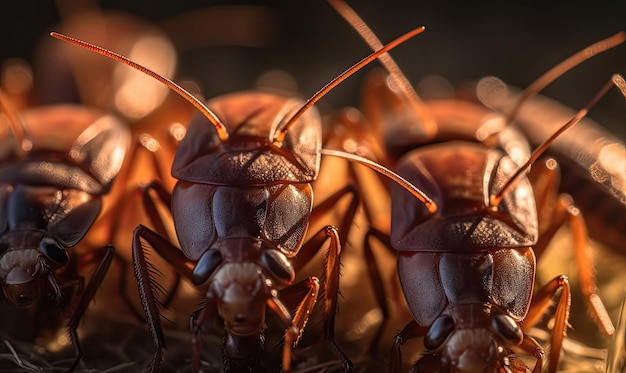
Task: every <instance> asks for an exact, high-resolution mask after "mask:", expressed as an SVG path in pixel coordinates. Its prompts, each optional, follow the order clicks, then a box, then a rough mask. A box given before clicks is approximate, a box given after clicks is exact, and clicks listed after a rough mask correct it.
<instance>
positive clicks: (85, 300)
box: [68, 245, 114, 372]
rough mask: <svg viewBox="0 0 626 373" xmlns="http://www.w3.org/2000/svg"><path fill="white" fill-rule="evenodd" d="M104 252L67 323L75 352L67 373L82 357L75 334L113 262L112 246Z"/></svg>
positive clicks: (76, 334)
mask: <svg viewBox="0 0 626 373" xmlns="http://www.w3.org/2000/svg"><path fill="white" fill-rule="evenodd" d="M104 250H105V253H104V257H103V258H102V260H101V261H100V264H99V265H98V267H97V268H96V270H95V271H94V273H93V275H92V276H91V279H90V280H89V283H88V284H87V287H86V288H85V291H84V292H83V293H82V295H81V297H80V300H79V301H78V304H77V305H76V307H75V308H74V312H73V313H72V317H71V319H70V321H69V323H68V328H69V332H70V338H71V339H72V345H73V346H74V351H75V352H76V359H75V360H74V363H73V364H72V366H71V368H70V369H69V371H68V372H73V371H74V369H76V367H77V365H78V363H79V361H80V359H81V358H82V356H83V351H82V349H81V347H80V342H79V340H78V333H77V329H78V325H79V323H80V320H82V318H83V316H84V315H85V312H86V311H87V307H89V303H91V301H92V300H93V297H94V296H95V294H96V291H98V288H99V287H100V284H102V280H103V279H104V276H105V275H106V273H107V271H108V270H109V267H110V266H111V261H112V260H113V251H114V250H113V246H111V245H109V246H107V247H106V248H104Z"/></svg>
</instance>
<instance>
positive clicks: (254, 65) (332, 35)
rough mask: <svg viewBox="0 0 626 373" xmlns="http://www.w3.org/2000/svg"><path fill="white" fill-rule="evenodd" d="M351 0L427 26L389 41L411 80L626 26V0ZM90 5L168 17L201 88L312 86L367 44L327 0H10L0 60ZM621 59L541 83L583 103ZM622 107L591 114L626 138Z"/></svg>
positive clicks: (188, 73)
mask: <svg viewBox="0 0 626 373" xmlns="http://www.w3.org/2000/svg"><path fill="white" fill-rule="evenodd" d="M235 4H241V5H254V6H260V7H262V10H261V11H259V12H257V15H256V16H255V17H253V18H255V21H252V20H251V18H250V17H249V16H248V15H246V16H237V15H233V16H232V17H233V18H232V19H228V18H227V17H226V16H225V13H220V12H219V11H216V8H214V7H215V6H222V5H228V6H232V5H235ZM351 5H352V6H353V7H354V8H355V10H356V11H357V12H358V13H359V14H360V15H361V16H362V17H363V18H364V19H365V21H366V22H367V23H368V24H369V25H370V26H371V28H372V29H373V30H374V31H375V32H376V33H377V34H378V36H379V37H380V38H381V40H382V41H383V42H385V41H390V40H392V39H393V38H395V37H397V36H398V35H400V34H402V33H404V32H406V31H408V30H409V29H411V28H414V27H416V26H419V25H425V26H426V27H427V31H426V32H425V33H423V34H422V35H420V36H418V37H416V38H414V39H413V40H411V41H409V42H408V43H406V45H403V46H401V47H399V48H397V49H396V50H395V51H393V56H394V57H395V58H396V60H397V62H398V63H399V64H400V66H401V67H402V68H403V69H404V72H405V73H406V74H407V75H408V76H409V78H410V79H411V81H412V82H417V81H418V80H419V79H420V78H422V77H424V76H427V75H432V74H435V75H440V76H442V77H445V78H447V79H449V80H450V81H451V82H452V83H454V84H460V83H462V82H464V81H474V80H476V79H478V78H480V77H483V76H485V75H495V76H497V77H499V78H501V79H503V80H504V81H505V82H507V83H509V84H513V85H516V86H519V87H525V86H526V85H527V84H529V83H530V82H531V81H532V80H533V79H535V78H536V77H538V76H539V75H540V74H541V73H543V72H544V71H546V70H547V69H548V68H550V67H552V66H554V65H555V64H556V63H558V62H560V61H561V60H563V59H564V58H565V57H567V56H569V55H570V54H572V53H574V52H575V51H578V50H579V49H581V48H582V47H583V46H586V45H588V44H590V43H592V42H595V41H597V40H600V39H602V38H604V37H607V36H609V35H612V34H614V33H616V32H618V31H620V30H623V29H624V28H626V21H625V19H626V3H624V2H610V1H599V2H588V1H574V2H568V3H563V2H549V3H546V2H538V1H537V2H523V3H506V4H505V3H501V2H496V1H487V2H480V4H471V5H470V4H466V5H459V4H458V3H456V2H451V1H441V2H403V1H385V2H382V1H374V0H361V1H353V2H352V4H351ZM90 7H91V8H97V9H102V10H119V11H123V12H128V13H130V14H133V15H136V16H138V17H140V18H142V19H144V20H146V21H147V22H149V23H150V24H153V25H155V26H157V27H159V28H161V29H162V30H163V31H164V32H165V34H166V35H168V36H169V37H170V38H171V39H172V41H173V43H174V47H175V48H176V50H177V52H178V55H179V61H180V62H179V65H178V68H177V70H176V75H175V76H176V78H177V79H179V80H180V79H193V80H194V81H196V82H197V83H198V84H199V85H200V88H201V92H202V94H203V95H204V96H205V97H213V96H215V95H218V94H221V93H226V92H232V91H237V90H243V89H249V88H250V87H252V86H253V85H254V84H255V81H256V79H257V78H258V77H259V76H260V75H261V74H262V73H264V72H266V71H268V70H271V69H281V70H284V71H286V72H288V73H289V74H291V75H292V76H293V77H294V78H295V80H296V83H297V84H298V87H299V88H300V92H301V93H302V95H303V96H310V95H312V94H313V93H314V92H315V91H316V90H317V89H319V88H320V87H321V86H322V85H323V84H325V83H326V82H328V81H329V80H330V79H331V78H332V77H334V76H335V75H337V74H338V73H339V72H340V71H342V70H343V69H345V68H346V67H348V66H350V65H351V64H352V63H354V62H355V61H357V60H359V59H360V58H361V57H363V56H364V55H366V54H367V53H369V49H368V48H367V46H365V45H364V43H363V42H362V41H361V39H360V38H359V37H358V35H357V34H356V33H355V32H354V31H353V30H352V29H351V28H350V26H348V25H347V24H346V23H345V22H344V21H343V19H341V17H339V16H338V15H337V14H336V13H335V11H334V10H333V9H332V8H331V7H330V6H329V5H328V4H327V3H326V2H324V1H321V0H307V1H265V2H262V1H253V2H245V1H200V0H195V1H192V0H182V1H170V2H164V1H156V2H155V1H144V0H139V1H121V0H118V1H114V0H103V1H87V2H83V1H76V0H74V1H71V0H70V1H68V0H59V1H56V2H55V1H35V0H24V1H11V2H8V3H7V4H5V5H4V6H3V9H2V14H3V17H2V22H0V31H1V32H2V35H4V37H3V40H2V44H1V45H2V48H0V60H5V59H6V58H8V57H18V58H22V59H25V60H27V61H32V60H33V59H34V58H35V48H36V47H37V45H38V44H39V43H41V42H42V39H44V40H45V39H46V38H49V37H48V36H47V33H48V32H49V31H51V30H53V29H55V26H56V25H57V24H58V23H59V22H60V21H62V19H63V18H64V17H66V18H67V17H68V15H69V14H71V13H72V12H76V11H79V10H80V9H86V8H90ZM211 9H213V11H211ZM256 9H260V8H256ZM237 13H238V12H236V11H235V12H234V13H229V14H231V15H232V14H237ZM239 13H240V12H239ZM375 64H376V63H375ZM364 70H367V69H364ZM625 71H626V48H624V47H621V48H616V49H615V50H613V51H610V52H608V53H607V54H605V55H603V56H601V57H598V58H595V59H592V60H591V61H588V62H586V63H585V64H584V65H582V66H580V67H577V68H576V69H575V70H574V71H572V72H570V73H568V75H567V76H565V77H563V78H562V79H560V80H559V81H557V82H555V83H554V84H553V85H551V86H550V87H548V88H547V89H546V91H545V94H546V95H547V96H549V97H552V98H555V99H557V100H558V101H560V102H563V103H564V104H566V105H568V106H573V107H579V106H580V105H582V104H583V103H584V102H586V100H587V99H588V97H590V95H591V94H593V93H594V92H595V91H596V90H597V89H598V88H599V87H600V86H601V85H602V84H603V83H604V82H605V81H606V80H607V79H608V77H609V75H610V74H611V73H614V72H621V73H624V72H625ZM361 76H362V75H361ZM359 80H360V79H359V77H355V78H352V79H350V80H349V81H347V82H345V83H344V84H342V85H341V86H339V87H338V88H337V89H335V91H334V92H332V93H331V94H329V95H328V97H327V98H326V99H324V101H323V104H322V105H324V104H328V105H329V106H330V107H340V106H344V105H357V104H358V97H359V94H358V92H359V89H360V82H359ZM35 81H37V77H35ZM625 114H626V105H624V104H623V99H620V97H619V96H617V95H609V96H608V97H607V98H605V99H603V100H602V101H601V102H600V103H599V104H598V105H597V107H596V108H595V109H594V110H593V112H592V113H591V117H592V118H594V119H596V120H597V121H599V122H600V123H602V124H603V125H606V126H607V127H609V128H612V129H613V130H614V131H616V132H617V133H618V134H619V135H620V136H621V137H622V138H623V137H624V134H625V129H624V128H625V127H626V126H624V118H625Z"/></svg>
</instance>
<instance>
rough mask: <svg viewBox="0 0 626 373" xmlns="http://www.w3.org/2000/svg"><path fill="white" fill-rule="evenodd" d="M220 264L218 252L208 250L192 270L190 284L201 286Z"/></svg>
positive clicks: (220, 257)
mask: <svg viewBox="0 0 626 373" xmlns="http://www.w3.org/2000/svg"><path fill="white" fill-rule="evenodd" d="M220 263H222V254H221V253H220V252H219V251H218V250H209V251H207V252H205V253H204V254H202V256H201V257H200V259H199V260H198V263H196V266H195V267H194V268H193V273H192V282H193V283H194V285H201V284H203V283H204V282H205V281H206V280H208V279H209V277H211V275H212V274H213V271H215V268H217V266H219V265H220Z"/></svg>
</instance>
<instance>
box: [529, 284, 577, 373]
mask: <svg viewBox="0 0 626 373" xmlns="http://www.w3.org/2000/svg"><path fill="white" fill-rule="evenodd" d="M559 291H560V293H561V294H560V296H559V300H558V303H557V305H556V310H555V315H554V327H553V328H552V337H551V338H550V356H549V360H548V361H549V365H548V372H550V373H554V372H556V370H557V368H558V363H559V354H560V353H561V346H562V344H563V339H564V338H565V334H566V332H567V325H568V319H569V311H570V306H571V302H572V293H571V290H570V285H569V281H568V280H567V277H566V276H563V275H560V276H557V277H555V278H553V279H552V280H551V281H550V282H548V283H547V284H546V285H545V286H544V287H543V288H541V289H540V290H539V292H538V293H537V294H536V295H535V297H534V298H533V301H532V303H531V305H530V309H529V310H528V314H527V315H526V318H525V319H524V329H525V330H527V329H528V328H530V327H532V326H533V325H535V324H536V323H537V322H538V321H539V320H540V319H541V318H542V316H543V315H544V314H545V313H546V310H547V309H548V307H550V306H551V305H552V303H553V300H554V298H555V297H556V296H557V294H558V293H559ZM539 362H540V361H539V360H538V361H537V364H539Z"/></svg>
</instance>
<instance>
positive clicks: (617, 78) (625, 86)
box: [489, 74, 626, 209]
mask: <svg viewBox="0 0 626 373" xmlns="http://www.w3.org/2000/svg"><path fill="white" fill-rule="evenodd" d="M613 86H616V87H617V88H619V90H620V91H621V92H622V94H623V95H624V97H626V83H625V82H624V78H623V77H622V76H621V75H619V74H613V76H611V79H610V80H609V81H608V82H607V83H606V84H605V85H604V87H602V89H600V91H598V93H596V95H595V96H594V97H593V98H592V99H591V101H589V103H588V104H587V105H586V106H585V107H584V108H582V109H580V110H579V111H578V112H577V113H576V114H575V115H574V116H573V117H572V118H571V119H570V120H569V121H567V123H565V124H564V125H563V126H561V128H559V129H558V130H557V131H556V132H555V133H553V134H552V136H550V137H549V138H548V139H546V140H545V141H544V142H543V143H542V144H541V145H539V146H538V147H537V149H535V150H534V151H533V152H532V154H531V155H530V158H529V159H528V161H526V163H524V165H523V166H521V167H520V168H519V169H518V170H517V171H516V172H515V174H514V175H513V176H512V177H511V178H509V180H508V181H507V182H506V183H505V184H504V186H503V187H502V189H500V191H499V192H498V193H497V194H495V195H493V196H491V197H490V198H489V207H490V208H492V209H495V208H497V207H498V205H499V204H500V202H502V198H503V197H504V193H506V191H507V190H508V189H511V187H512V186H513V185H515V183H516V182H517V181H518V180H519V178H520V177H521V175H522V174H523V173H525V172H526V171H528V170H529V169H530V167H531V166H532V165H533V164H534V163H535V161H536V160H537V158H539V156H540V155H541V154H543V153H544V152H545V151H546V150H547V149H548V147H549V146H550V145H551V144H552V143H553V142H554V140H556V139H557V138H558V137H559V136H560V135H561V134H562V133H563V132H565V131H566V130H567V129H569V128H570V127H572V126H574V125H575V124H576V123H578V122H580V121H581V120H582V119H583V118H584V117H585V116H586V115H587V113H588V112H589V110H591V108H592V107H593V106H594V105H595V104H596V103H597V102H598V100H600V99H601V98H602V96H604V94H606V93H607V92H608V91H609V89H611V87H613Z"/></svg>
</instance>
